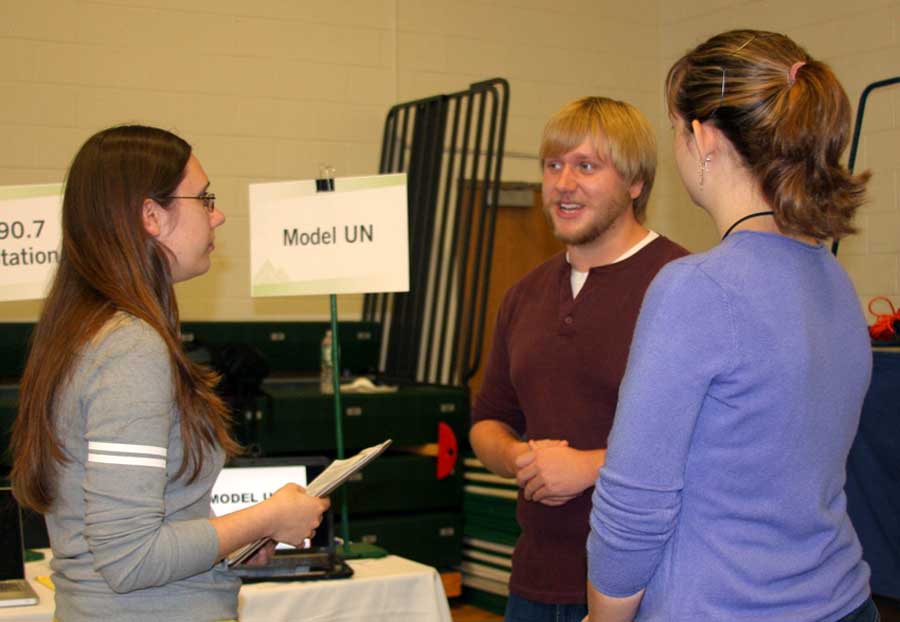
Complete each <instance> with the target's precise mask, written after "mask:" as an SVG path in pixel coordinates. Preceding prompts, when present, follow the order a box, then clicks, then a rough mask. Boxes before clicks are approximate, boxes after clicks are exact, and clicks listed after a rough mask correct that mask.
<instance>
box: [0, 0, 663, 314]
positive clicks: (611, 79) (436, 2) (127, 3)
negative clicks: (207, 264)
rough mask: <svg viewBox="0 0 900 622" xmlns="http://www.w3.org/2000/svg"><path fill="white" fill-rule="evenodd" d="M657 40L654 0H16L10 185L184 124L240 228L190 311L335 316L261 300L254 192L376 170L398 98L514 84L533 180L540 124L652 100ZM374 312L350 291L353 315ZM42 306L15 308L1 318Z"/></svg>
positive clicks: (516, 161)
mask: <svg viewBox="0 0 900 622" xmlns="http://www.w3.org/2000/svg"><path fill="white" fill-rule="evenodd" d="M656 28H657V3H656V0H636V1H634V2H630V3H619V2H614V1H612V0H603V1H601V2H597V3H593V4H592V5H588V6H584V7H575V6H574V5H573V6H571V7H559V6H551V5H548V4H546V3H545V2H542V1H539V0H518V1H517V0H500V1H493V2H486V1H472V2H464V1H458V0H451V1H450V2H447V1H446V0H341V1H340V2H313V1H311V0H258V1H256V2H243V1H239V0H184V1H180V2H174V1H172V0H28V2H24V1H15V0H9V1H7V0H4V1H3V2H2V3H0V93H2V96H0V136H2V143H3V145H4V148H3V149H0V184H23V183H37V182H49V181H59V180H61V179H62V176H63V174H64V172H65V169H66V167H67V165H68V163H69V161H70V160H71V158H72V156H73V155H74V153H75V150H76V149H77V148H78V146H79V145H80V144H81V143H82V142H83V141H84V140H85V139H86V138H87V137H88V136H89V135H90V134H91V133H93V132H95V131H96V130H98V129H101V128H103V127H106V126H109V125H113V124H117V123H124V122H140V123H148V124H155V125H160V126H162V127H166V128H170V129H173V130H175V131H177V132H179V133H180V134H182V135H183V136H184V137H185V138H187V139H188V140H189V141H190V142H191V143H192V144H193V145H194V146H195V149H196V153H197V155H198V157H199V158H200V159H201V161H202V162H203V164H204V166H205V168H206V170H207V172H208V174H209V175H210V178H211V179H212V181H213V189H214V191H215V192H216V193H217V195H218V196H219V204H220V205H221V206H222V209H223V210H224V212H225V214H226V215H227V217H228V222H227V223H226V224H225V226H224V227H223V228H221V229H220V230H219V233H218V235H217V244H216V247H217V250H216V253H215V255H214V260H213V268H212V270H211V271H210V273H209V274H208V275H206V276H204V277H201V278H199V279H195V280H193V281H191V282H189V283H186V284H184V285H181V286H179V288H178V289H179V300H180V302H181V308H182V316H183V317H184V318H185V319H195V320H200V319H204V320H212V319H222V320H226V319H228V320H234V319H256V320H264V319H276V318H291V319H313V318H323V317H326V316H327V313H328V307H327V301H326V300H323V299H322V298H292V299H287V298H282V299H257V300H253V299H251V298H249V296H248V294H247V292H248V290H249V275H248V273H249V268H248V261H249V260H248V256H249V251H248V220H247V198H246V186H247V184H248V183H249V182H253V181H263V180H277V179H303V178H309V177H312V176H314V175H315V174H316V173H317V172H318V166H317V165H318V164H319V163H329V164H332V165H333V166H335V167H336V168H337V171H338V174H339V175H360V174H371V173H374V172H376V169H377V162H378V155H379V149H380V141H381V131H382V124H383V121H384V117H385V114H386V113H387V110H388V108H389V107H390V105H391V104H393V103H396V102H399V101H405V100H408V99H412V98H416V97H421V96H427V95H433V94H435V93H439V92H452V91H456V90H460V89H463V88H466V87H467V86H468V84H469V83H471V82H473V81H476V80H481V79H485V78H489V77H493V76H502V77H505V78H507V79H509V80H510V82H511V85H512V94H513V95H512V99H511V119H510V125H509V141H508V148H509V151H510V154H511V157H509V158H508V159H507V162H506V178H507V179H526V180H534V179H536V178H537V177H538V174H539V172H538V165H537V161H536V159H534V157H533V153H534V151H535V150H536V146H537V143H538V136H539V133H540V130H541V127H542V125H543V122H544V121H545V119H546V117H547V115H549V114H550V112H552V111H553V110H554V109H556V108H557V107H559V106H560V105H562V104H563V103H564V102H565V101H567V100H569V99H571V98H573V97H576V96H579V95H582V94H584V93H588V92H605V93H610V94H612V95H614V96H616V97H622V98H625V99H630V100H633V101H636V102H639V103H641V104H643V105H647V104H648V102H651V101H654V98H656V91H657V89H656V85H655V84H654V73H655V67H656V63H657V59H656V50H655V45H656V44H655V40H656V32H657V30H656ZM621 59H626V61H627V62H621ZM517 154H518V156H519V157H517ZM360 300H361V298H360V297H357V296H342V297H340V301H341V311H340V312H341V315H342V316H343V317H347V318H355V317H357V316H358V313H359V310H360V307H361V304H360ZM38 309H39V305H38V303H32V302H28V303H0V320H7V321H12V320H31V319H34V318H35V317H36V316H37V313H38Z"/></svg>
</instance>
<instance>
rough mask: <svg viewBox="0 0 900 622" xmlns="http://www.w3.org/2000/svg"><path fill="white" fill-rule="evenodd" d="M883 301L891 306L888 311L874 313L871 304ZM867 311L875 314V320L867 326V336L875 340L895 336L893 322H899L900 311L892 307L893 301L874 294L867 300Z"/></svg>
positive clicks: (886, 339) (889, 338) (884, 339)
mask: <svg viewBox="0 0 900 622" xmlns="http://www.w3.org/2000/svg"><path fill="white" fill-rule="evenodd" d="M879 301H884V302H886V303H888V306H890V308H891V312H890V313H875V312H874V311H872V304H873V303H876V302H879ZM869 313H871V314H872V315H874V316H875V322H874V323H873V324H872V325H871V326H869V336H870V337H871V338H872V339H875V340H876V341H888V340H891V339H895V338H896V337H897V332H896V330H895V329H894V322H900V311H897V310H896V309H894V303H892V302H891V301H890V300H888V299H887V298H885V297H884V296H876V297H875V298H873V299H872V300H870V301H869Z"/></svg>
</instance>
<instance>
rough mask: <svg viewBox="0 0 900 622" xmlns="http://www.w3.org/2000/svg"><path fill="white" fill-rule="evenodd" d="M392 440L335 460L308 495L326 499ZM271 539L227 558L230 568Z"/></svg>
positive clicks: (254, 543)
mask: <svg viewBox="0 0 900 622" xmlns="http://www.w3.org/2000/svg"><path fill="white" fill-rule="evenodd" d="M391 442H392V439H387V440H386V441H384V442H383V443H379V444H378V445H373V446H371V447H367V448H365V449H363V450H362V451H360V452H359V453H358V454H356V455H354V456H352V457H350V458H346V459H345V460H335V461H333V462H332V463H331V464H329V465H328V467H327V468H326V469H325V470H324V471H322V472H321V473H319V476H318V477H317V478H316V479H314V480H313V481H311V482H310V483H309V485H308V486H307V487H306V494H308V495H310V496H313V497H324V496H326V495H328V494H329V493H331V492H332V491H333V490H334V489H336V488H337V487H338V486H340V485H341V484H343V483H344V482H346V481H347V480H348V479H349V478H350V476H351V475H353V474H354V473H356V472H357V471H359V470H361V469H362V468H363V467H364V466H366V465H367V464H369V463H370V462H371V461H372V460H374V459H375V458H377V457H378V456H379V455H381V454H382V452H384V450H385V449H387V448H388V446H389V445H390V444H391ZM268 540H269V538H260V539H259V540H256V541H255V542H251V543H250V544H247V545H244V546H242V547H241V548H239V549H237V550H236V551H234V552H233V553H232V554H231V555H229V556H228V557H226V560H227V562H228V567H229V568H231V567H234V566H237V565H239V564H242V563H243V562H245V561H247V559H249V558H250V557H252V556H253V554H254V553H256V552H257V551H258V550H259V549H261V548H262V547H263V545H264V544H265V543H266V542H267V541H268Z"/></svg>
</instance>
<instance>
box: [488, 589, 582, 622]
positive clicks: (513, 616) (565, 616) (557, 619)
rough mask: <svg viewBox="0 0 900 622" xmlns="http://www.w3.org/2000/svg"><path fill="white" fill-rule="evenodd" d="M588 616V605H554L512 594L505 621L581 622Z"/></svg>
mask: <svg viewBox="0 0 900 622" xmlns="http://www.w3.org/2000/svg"><path fill="white" fill-rule="evenodd" d="M586 615H587V604H586V603H585V604H581V605H553V604H548V603H538V602H535V601H533V600H528V599H527V598H522V597H521V596H516V595H515V594H510V595H509V600H507V601H506V614H505V616H504V618H503V619H504V622H581V621H582V620H583V619H584V616H586Z"/></svg>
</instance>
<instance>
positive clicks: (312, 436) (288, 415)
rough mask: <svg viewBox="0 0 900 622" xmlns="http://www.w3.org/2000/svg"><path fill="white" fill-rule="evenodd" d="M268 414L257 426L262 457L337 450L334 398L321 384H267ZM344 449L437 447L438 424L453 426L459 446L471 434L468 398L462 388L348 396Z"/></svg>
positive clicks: (407, 389) (345, 397) (344, 400)
mask: <svg viewBox="0 0 900 622" xmlns="http://www.w3.org/2000/svg"><path fill="white" fill-rule="evenodd" d="M263 391H264V392H265V393H266V394H267V395H268V396H269V397H270V398H271V401H270V410H269V411H268V412H267V413H266V414H265V416H264V417H263V420H262V421H260V422H259V424H258V426H257V432H258V437H257V439H256V444H257V445H258V446H259V448H260V450H261V452H262V453H263V455H290V454H298V453H328V452H331V451H333V450H334V449H335V435H334V401H333V396H331V395H326V394H322V393H321V392H320V391H319V386H318V384H317V383H300V382H276V381H266V382H265V383H264V384H263ZM341 402H342V407H343V412H344V418H343V423H342V426H343V431H344V446H345V447H346V448H347V451H348V452H349V451H351V450H354V449H362V448H364V447H369V446H371V445H375V444H377V443H380V442H382V441H383V440H385V439H386V438H392V439H393V440H394V445H395V446H404V445H422V444H425V443H435V442H437V438H438V436H437V435H438V431H437V428H438V423H439V422H444V423H446V424H447V425H449V426H450V428H451V429H452V430H453V432H454V434H455V435H456V438H457V441H458V442H459V443H460V444H463V443H465V440H466V434H467V433H468V424H469V421H468V419H469V410H468V395H467V393H466V391H465V389H462V388H458V387H436V386H411V387H400V388H399V389H398V390H397V391H396V392H394V393H369V394H365V393H346V394H342V395H341Z"/></svg>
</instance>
